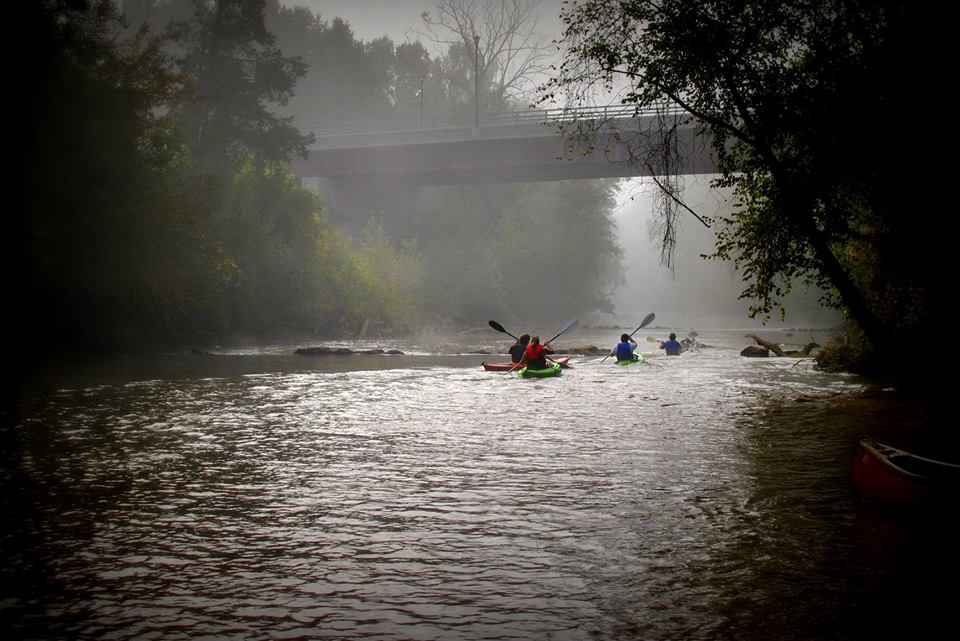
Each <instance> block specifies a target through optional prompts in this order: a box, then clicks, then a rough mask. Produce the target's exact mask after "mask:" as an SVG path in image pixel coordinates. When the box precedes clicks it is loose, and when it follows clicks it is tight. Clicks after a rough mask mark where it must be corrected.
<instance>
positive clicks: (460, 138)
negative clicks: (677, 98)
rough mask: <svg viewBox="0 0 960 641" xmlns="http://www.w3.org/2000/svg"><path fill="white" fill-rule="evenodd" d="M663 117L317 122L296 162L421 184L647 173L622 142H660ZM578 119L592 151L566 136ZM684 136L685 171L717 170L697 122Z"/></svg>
mask: <svg viewBox="0 0 960 641" xmlns="http://www.w3.org/2000/svg"><path fill="white" fill-rule="evenodd" d="M676 115H679V114H676ZM668 116H669V114H668ZM659 117H660V116H658V115H657V114H654V113H649V114H640V115H634V112H633V109H632V108H630V107H626V106H621V105H617V106H612V107H611V106H604V107H596V108H579V109H546V110H537V111H533V110H531V111H524V112H506V113H495V114H485V115H483V116H482V119H481V120H480V124H479V125H478V126H477V125H473V124H470V125H465V124H459V123H457V122H456V121H452V120H446V121H440V120H432V121H427V122H422V121H417V122H414V121H406V122H396V123H382V124H371V125H367V126H365V127H363V126H353V127H350V126H340V127H336V126H335V127H322V128H321V127H317V128H314V129H312V130H311V131H312V133H313V134H314V136H315V138H316V142H315V143H314V144H313V145H311V146H310V149H309V154H308V156H307V157H306V158H297V159H295V160H294V161H293V162H292V163H291V166H292V168H293V171H294V173H295V174H297V175H298V176H300V177H301V178H305V179H309V178H318V179H319V178H326V179H344V178H347V179H357V178H362V177H366V178H368V179H375V178H376V177H378V176H379V177H389V176H394V177H397V178H402V179H403V181H404V182H406V183H408V184H409V183H413V184H416V185H421V186H423V185H465V184H478V183H498V182H538V181H551V180H571V179H584V178H615V177H628V176H642V175H647V174H649V167H647V166H644V165H643V164H640V163H637V162H634V161H633V159H632V158H631V157H630V154H629V153H628V149H627V147H626V146H625V145H622V144H618V143H619V142H622V141H624V140H629V141H630V143H631V144H632V145H633V146H634V151H636V150H637V147H638V146H639V145H643V144H649V143H656V142H657V141H659V139H660V125H661V122H660V121H659ZM578 125H583V126H585V127H586V128H591V129H594V130H595V131H596V134H597V135H596V138H595V139H594V140H591V141H590V142H591V143H593V147H592V149H588V148H586V147H585V144H586V143H584V145H578V144H576V142H575V141H572V140H571V139H570V138H568V136H567V135H566V133H565V131H571V130H572V129H574V128H575V127H576V126H578ZM680 137H681V146H682V147H683V149H685V150H686V152H685V153H684V154H682V163H683V164H682V165H681V167H680V168H679V169H680V171H681V172H682V173H690V174H702V173H713V170H714V163H713V159H712V158H711V156H710V154H709V153H708V149H707V147H706V145H705V144H704V143H703V142H702V141H700V140H698V135H697V132H696V130H695V128H694V127H693V126H692V125H688V126H686V127H684V128H682V129H681V130H680ZM644 141H646V143H645V142H644Z"/></svg>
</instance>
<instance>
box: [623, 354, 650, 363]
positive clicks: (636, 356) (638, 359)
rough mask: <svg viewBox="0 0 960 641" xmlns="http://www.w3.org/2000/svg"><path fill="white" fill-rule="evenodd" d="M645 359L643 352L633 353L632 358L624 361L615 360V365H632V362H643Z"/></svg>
mask: <svg viewBox="0 0 960 641" xmlns="http://www.w3.org/2000/svg"><path fill="white" fill-rule="evenodd" d="M646 361H647V359H645V358H644V357H643V354H634V355H633V359H629V360H625V361H617V365H633V364H634V363H645V362H646Z"/></svg>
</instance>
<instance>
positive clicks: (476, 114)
mask: <svg viewBox="0 0 960 641" xmlns="http://www.w3.org/2000/svg"><path fill="white" fill-rule="evenodd" d="M473 60H474V62H473V82H474V85H473V126H474V127H479V126H480V36H478V35H477V34H473Z"/></svg>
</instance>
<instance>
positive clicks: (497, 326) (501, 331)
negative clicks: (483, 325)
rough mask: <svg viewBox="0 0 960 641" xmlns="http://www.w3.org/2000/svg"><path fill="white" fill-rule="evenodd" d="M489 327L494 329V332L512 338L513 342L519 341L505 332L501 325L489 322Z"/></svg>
mask: <svg viewBox="0 0 960 641" xmlns="http://www.w3.org/2000/svg"><path fill="white" fill-rule="evenodd" d="M490 327H492V328H494V329H495V330H497V331H498V332H500V333H501V334H506V335H507V336H509V337H510V338H512V339H513V340H515V341H518V340H520V339H519V338H517V337H516V336H514V335H513V334H511V333H510V332H508V331H507V330H505V329H504V328H503V325H501V324H500V323H498V322H497V321H490Z"/></svg>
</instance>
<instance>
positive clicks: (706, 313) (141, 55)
mask: <svg viewBox="0 0 960 641" xmlns="http://www.w3.org/2000/svg"><path fill="white" fill-rule="evenodd" d="M560 6H561V3H559V2H541V3H535V2H529V1H528V0H503V2H502V3H500V2H494V3H470V2H463V1H462V0H438V1H437V2H389V3H386V2H384V3H376V2H358V3H354V2H340V3H336V2H312V3H311V2H307V1H306V0H298V1H296V2H279V0H265V1H264V2H262V3H259V2H243V3H205V2H194V1H193V0H124V1H123V2H122V3H119V4H118V3H116V2H113V0H96V1H95V2H94V6H89V7H77V6H74V5H73V4H71V3H69V2H52V3H42V4H39V5H24V6H23V7H21V13H23V14H24V15H23V17H22V23H23V24H24V28H25V29H26V30H27V31H29V32H31V33H32V34H33V36H32V37H31V38H30V39H28V50H27V51H25V55H26V56H27V57H28V58H30V59H32V60H34V61H35V64H34V65H32V66H28V67H27V68H25V69H24V71H23V72H22V73H23V75H24V78H23V83H22V84H23V86H24V87H25V96H26V98H25V99H24V101H22V103H21V104H20V106H21V109H22V114H21V119H22V121H23V126H22V127H20V128H18V130H17V132H16V135H17V136H18V137H19V138H18V140H19V142H18V143H17V144H20V145H21V146H22V147H23V148H24V149H25V150H26V156H25V158H26V160H25V162H24V163H23V164H22V165H20V166H19V167H18V168H17V171H18V172H19V174H18V176H19V177H15V179H14V184H16V185H17V186H18V188H20V189H21V190H22V198H21V200H20V201H19V202H18V207H19V208H20V209H21V213H22V215H18V216H15V217H14V229H13V230H12V236H13V237H15V238H22V239H24V241H23V242H22V243H19V244H17V245H16V246H15V247H14V251H13V252H11V254H10V255H9V256H7V260H8V261H9V263H10V265H11V269H13V268H16V269H17V270H18V273H20V274H21V275H22V277H21V278H20V279H19V280H18V282H17V283H16V284H15V292H14V297H15V298H18V299H23V300H29V301H31V305H28V306H26V307H25V308H24V313H23V314H22V316H20V317H18V318H17V322H18V323H19V330H18V331H21V332H23V334H24V336H26V337H28V339H27V340H24V341H23V344H24V345H27V344H31V343H33V344H44V345H50V346H57V347H70V348H77V349H84V350H87V349H94V350H121V351H126V350H130V349H151V348H157V347H161V348H176V349H183V348H197V347H201V348H202V347H205V346H215V345H220V344H223V343H225V342H227V341H230V340H233V339H241V338H245V339H260V340H270V339H274V338H277V339H297V338H300V337H358V336H363V337H368V338H377V337H387V336H398V335H403V334H408V333H410V332H413V331H421V330H423V329H424V328H430V329H431V330H435V331H443V330H452V331H459V330H462V329H466V328H476V327H483V326H485V324H486V322H487V321H488V320H489V319H498V320H500V321H502V322H505V323H506V322H509V323H510V324H511V326H513V327H516V326H518V325H519V326H532V325H533V324H536V323H544V324H549V325H557V324H559V323H563V322H565V321H566V320H568V319H570V318H578V319H580V322H581V323H583V324H599V325H610V324H619V325H622V326H633V325H634V324H635V323H636V322H638V321H637V319H638V318H642V317H643V316H645V315H646V314H647V313H649V312H651V311H652V312H655V313H656V314H657V324H658V325H660V326H662V327H676V328H677V329H678V330H679V329H682V328H685V327H690V328H693V327H707V326H712V327H718V328H726V327H734V328H736V327H760V326H761V324H762V323H761V321H762V319H750V318H749V317H748V314H747V308H748V304H749V303H748V301H739V300H738V295H739V292H740V291H741V290H742V289H743V287H744V286H743V284H742V283H741V282H740V279H739V277H738V276H737V275H736V273H735V271H734V269H733V266H732V265H731V264H729V263H721V262H717V261H705V260H704V259H702V258H701V254H705V253H710V252H711V251H712V246H713V236H712V234H713V230H709V229H705V228H703V226H702V225H701V224H700V223H699V222H698V221H697V220H696V219H695V218H694V217H692V216H690V217H687V216H683V217H682V219H681V224H680V227H679V235H678V243H677V247H676V252H675V256H674V257H675V261H674V263H673V265H672V267H666V266H664V265H663V264H661V261H660V249H659V244H658V239H657V230H656V223H655V221H653V218H652V214H651V204H650V203H651V200H650V197H649V194H650V193H651V185H649V183H646V182H644V181H642V180H625V181H622V180H616V179H604V180H567V181H560V182H552V183H549V182H541V183H509V184H498V185H460V186H458V185H452V186H443V187H419V188H412V187H411V186H409V185H403V184H397V183H395V184H392V185H387V186H386V187H383V186H377V187H376V188H371V187H370V186H369V185H364V184H358V185H353V186H352V189H351V188H344V189H343V190H342V191H343V192H344V193H346V194H347V197H346V198H343V199H341V200H340V201H338V200H337V199H336V198H334V197H333V196H334V194H333V193H332V191H328V190H326V189H325V188H321V189H320V190H319V191H318V192H315V191H311V190H310V189H309V188H308V187H309V182H310V181H309V180H304V181H301V180H300V179H299V178H298V177H297V176H295V175H294V174H293V172H292V170H291V167H290V161H291V159H292V158H294V157H295V156H297V155H298V154H300V155H302V154H303V153H304V152H305V151H306V150H307V149H308V148H309V145H310V142H311V140H310V132H311V131H312V130H313V129H314V128H315V127H318V126H344V127H349V126H351V123H358V122H360V123H367V124H369V123H391V122H396V121H406V122H411V121H414V122H415V121H416V119H417V116H418V113H421V112H422V113H423V115H424V117H425V118H437V119H448V120H450V119H452V120H457V119H459V120H461V121H462V120H463V119H467V120H469V122H472V121H473V117H474V111H475V108H476V107H477V104H479V109H480V111H481V112H482V113H496V112H504V111H517V110H526V109H528V108H529V106H530V104H531V102H534V101H535V100H536V99H537V96H536V90H537V87H538V83H540V82H542V80H543V79H544V78H545V74H547V73H548V72H549V69H550V67H549V65H550V64H551V63H555V62H556V59H557V56H558V50H557V48H556V46H555V45H552V44H551V42H552V41H553V40H554V39H555V38H557V37H558V36H559V35H560V21H559V18H558V14H559V8H560ZM490 7H494V8H496V7H504V8H506V9H510V10H513V13H511V14H510V16H511V19H510V20H507V21H505V22H500V21H498V20H497V19H492V18H491V16H489V15H486V14H483V13H482V11H484V10H486V9H487V8H490ZM425 11H426V12H429V14H428V15H429V17H426V18H425V16H424V12H425ZM458 12H459V13H458ZM464 12H466V13H464ZM469 12H475V13H473V14H470V13H469ZM476 12H479V13H476ZM474 20H476V22H473V21H474ZM473 29H477V31H478V32H479V35H480V37H481V39H480V47H479V49H477V48H476V47H475V46H474V39H473V33H474V31H473ZM497 52H500V53H497ZM503 52H521V54H522V55H518V56H516V57H509V56H508V55H507V54H504V53H503ZM477 68H479V70H480V71H479V76H477V74H476V69H477ZM478 85H479V88H480V91H479V94H478V93H477V91H476V89H475V87H477V86H478ZM687 183H688V184H689V186H690V189H689V191H688V193H687V198H688V202H689V204H690V206H691V207H692V208H693V209H694V210H697V211H698V213H700V214H705V215H710V214H717V213H719V212H722V207H724V206H725V205H724V204H723V198H722V196H720V195H718V193H717V192H715V191H712V190H710V189H709V188H708V187H707V183H708V181H707V180H706V179H705V178H703V177H700V178H697V179H694V178H689V179H687ZM348 187H350V186H348ZM374 192H375V193H374ZM364 198H367V200H364ZM351 200H352V205H351V206H349V207H347V206H343V205H342V203H343V202H347V201H351ZM718 209H719V212H718ZM818 298H819V292H807V293H804V292H803V291H798V292H795V293H794V294H792V295H791V297H790V298H788V300H787V301H786V304H787V316H786V318H785V319H784V320H783V321H781V320H780V319H776V318H775V319H771V320H770V321H769V323H768V324H767V326H783V327H822V326H833V325H835V324H836V323H837V322H838V320H839V319H838V317H837V316H836V315H835V314H830V313H826V312H824V311H823V310H822V309H820V307H819V305H818V303H817V299H818Z"/></svg>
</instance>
